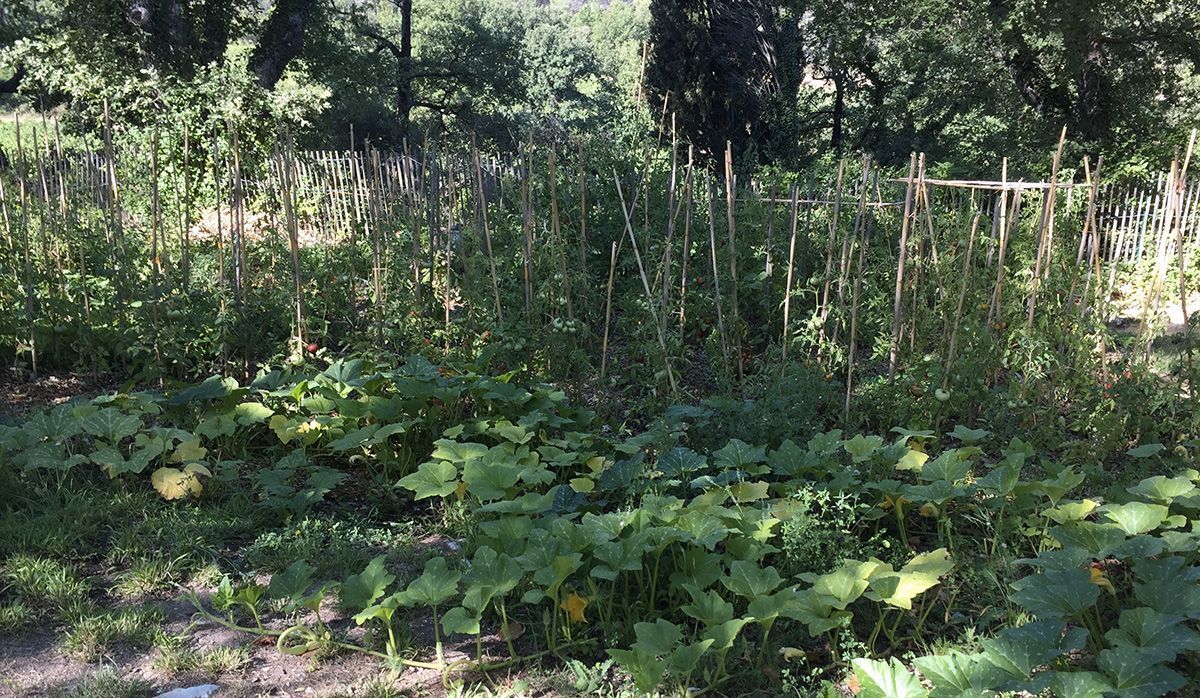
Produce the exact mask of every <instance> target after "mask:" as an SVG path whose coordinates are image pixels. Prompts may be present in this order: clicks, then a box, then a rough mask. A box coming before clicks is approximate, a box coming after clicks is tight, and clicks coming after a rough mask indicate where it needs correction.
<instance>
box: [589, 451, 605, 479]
mask: <svg viewBox="0 0 1200 698" xmlns="http://www.w3.org/2000/svg"><path fill="white" fill-rule="evenodd" d="M586 465H587V467H588V470H590V471H592V474H593V475H595V474H597V473H599V472H600V471H601V470H603V469H604V456H592V457H591V458H588V459H587V464H586Z"/></svg>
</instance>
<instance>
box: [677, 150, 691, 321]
mask: <svg viewBox="0 0 1200 698" xmlns="http://www.w3.org/2000/svg"><path fill="white" fill-rule="evenodd" d="M693 154H694V149H693V147H692V145H691V144H689V145H688V166H687V175H686V176H685V178H684V183H683V190H684V191H683V196H684V214H683V250H682V251H681V253H680V260H679V268H680V271H679V337H680V340H682V339H683V337H684V325H685V322H686V315H687V275H688V262H689V261H690V260H691V257H692V210H693V209H692V195H693V192H692V180H693V174H692V173H693V171H692V157H693Z"/></svg>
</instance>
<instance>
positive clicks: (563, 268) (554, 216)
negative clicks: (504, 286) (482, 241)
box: [550, 147, 575, 322]
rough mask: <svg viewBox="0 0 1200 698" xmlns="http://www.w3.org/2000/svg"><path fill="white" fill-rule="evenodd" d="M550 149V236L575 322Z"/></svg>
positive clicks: (553, 152)
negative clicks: (552, 239) (555, 249)
mask: <svg viewBox="0 0 1200 698" xmlns="http://www.w3.org/2000/svg"><path fill="white" fill-rule="evenodd" d="M556 150H557V149H556V148H553V147H551V148H550V234H551V236H552V237H553V238H554V246H555V247H556V248H557V249H558V273H559V275H561V276H562V291H563V298H564V300H565V301H566V304H567V319H568V320H570V321H572V322H573V321H574V320H575V307H574V306H573V305H572V304H571V281H570V277H569V276H568V275H567V254H566V250H565V249H564V248H565V247H566V245H565V243H564V242H563V239H562V228H561V226H560V224H559V220H558V168H557V164H556V157H555V151H556Z"/></svg>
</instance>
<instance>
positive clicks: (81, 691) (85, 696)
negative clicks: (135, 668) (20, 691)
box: [50, 666, 153, 698]
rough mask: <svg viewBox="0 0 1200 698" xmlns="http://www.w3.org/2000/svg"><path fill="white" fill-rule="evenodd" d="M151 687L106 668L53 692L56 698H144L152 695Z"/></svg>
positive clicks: (52, 694) (139, 680)
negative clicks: (68, 686) (69, 686)
mask: <svg viewBox="0 0 1200 698" xmlns="http://www.w3.org/2000/svg"><path fill="white" fill-rule="evenodd" d="M152 694H153V691H152V690H151V688H150V685H149V684H148V683H146V682H145V681H142V680H141V679H136V678H125V677H123V676H121V674H120V673H118V672H117V670H116V669H114V668H112V667H110V666H106V667H102V668H101V669H100V670H98V671H97V672H96V673H94V674H92V675H91V676H89V677H87V678H86V679H84V680H83V681H81V682H79V683H78V684H76V685H74V686H72V687H71V688H64V689H58V690H56V691H53V692H51V694H50V695H51V696H54V698H67V697H68V696H70V697H71V698H142V697H143V696H149V695H152Z"/></svg>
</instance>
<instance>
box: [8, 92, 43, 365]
mask: <svg viewBox="0 0 1200 698" xmlns="http://www.w3.org/2000/svg"><path fill="white" fill-rule="evenodd" d="M13 121H14V123H15V130H16V141H17V143H16V145H17V203H19V204H20V206H21V249H22V253H23V261H24V265H25V322H26V332H27V338H26V339H27V341H28V343H29V357H30V361H29V365H30V369H31V370H32V373H33V376H34V378H36V377H37V375H38V355H37V341H36V336H35V333H34V328H35V323H36V321H37V301H36V299H35V293H36V291H35V290H34V273H33V259H32V257H31V255H30V251H29V214H28V209H29V201H28V194H27V188H28V185H27V183H26V180H25V149H24V148H22V147H21V115H20V114H19V113H15V112H14V114H13Z"/></svg>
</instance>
